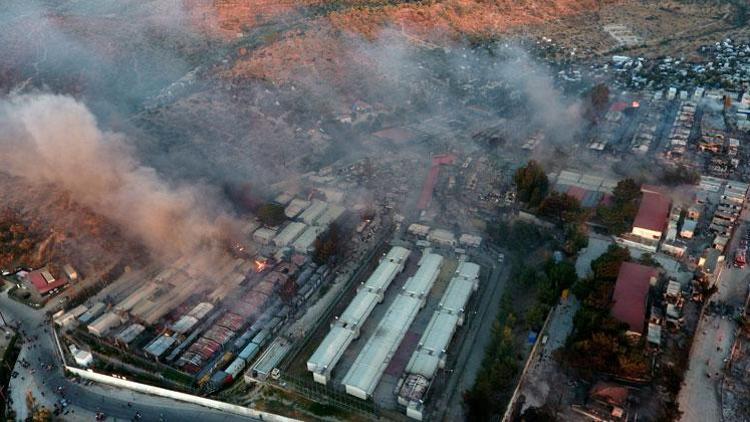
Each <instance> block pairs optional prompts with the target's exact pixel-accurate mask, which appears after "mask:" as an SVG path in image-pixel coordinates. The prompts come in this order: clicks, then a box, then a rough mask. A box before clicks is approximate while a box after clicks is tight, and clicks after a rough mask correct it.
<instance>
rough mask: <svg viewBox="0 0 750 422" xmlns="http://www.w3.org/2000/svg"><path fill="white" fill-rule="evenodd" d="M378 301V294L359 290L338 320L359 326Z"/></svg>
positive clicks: (352, 325)
mask: <svg viewBox="0 0 750 422" xmlns="http://www.w3.org/2000/svg"><path fill="white" fill-rule="evenodd" d="M379 301H380V295H379V294H377V293H373V292H371V291H369V290H364V289H363V290H360V291H359V292H358V293H357V295H356V296H354V298H353V299H352V301H351V302H350V303H349V306H347V307H346V309H345V310H344V312H343V313H342V314H341V317H340V318H339V322H340V323H342V324H345V325H347V326H350V327H361V326H362V324H364V322H365V320H366V319H367V317H369V316H370V313H371V312H372V310H373V308H375V305H377V304H378V302H379Z"/></svg>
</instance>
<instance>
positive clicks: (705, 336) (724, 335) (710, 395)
mask: <svg viewBox="0 0 750 422" xmlns="http://www.w3.org/2000/svg"><path fill="white" fill-rule="evenodd" d="M745 218H746V216H743V219H745ZM746 227H747V224H743V226H742V227H740V228H739V229H738V230H737V233H738V235H737V236H735V237H734V239H733V240H732V242H731V243H730V245H729V247H728V248H727V250H728V251H729V252H728V253H727V255H728V256H731V254H732V253H733V252H734V250H735V248H736V244H737V243H738V242H739V238H740V237H741V236H742V234H744V232H745V230H746ZM748 275H750V269H748V268H745V269H742V270H741V269H737V268H726V267H725V268H723V270H722V273H721V275H720V278H719V281H718V287H719V291H718V292H717V293H716V294H715V295H714V296H713V297H712V298H711V302H714V303H720V304H724V305H726V306H727V307H731V308H735V309H739V308H741V307H742V305H743V304H744V299H745V297H746V295H747V285H748V281H747V280H748ZM736 328H737V324H736V323H735V320H734V318H733V315H721V314H720V313H718V312H714V313H710V312H706V314H705V315H704V317H703V318H701V320H700V321H699V323H698V328H697V329H696V333H695V337H694V339H693V346H692V349H691V350H690V368H689V369H688V371H687V373H686V374H685V383H684V384H683V386H682V389H681V390H680V395H679V397H678V400H679V403H680V410H682V411H683V415H682V420H683V421H685V422H692V421H720V420H721V397H720V392H719V385H720V383H721V380H722V379H723V377H724V365H725V361H726V359H727V358H728V357H729V352H730V348H731V345H732V343H733V341H734V335H735V330H736Z"/></svg>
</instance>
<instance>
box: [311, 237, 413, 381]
mask: <svg viewBox="0 0 750 422" xmlns="http://www.w3.org/2000/svg"><path fill="white" fill-rule="evenodd" d="M410 253H411V251H409V250H408V249H405V248H402V247H400V246H394V247H393V248H391V250H390V251H389V252H388V254H386V256H385V257H384V258H383V259H382V260H381V261H380V264H379V265H378V267H377V268H376V269H375V271H373V273H372V274H371V275H370V277H369V278H368V279H367V281H366V282H365V283H363V285H362V286H361V287H360V288H359V290H358V291H357V294H356V295H355V296H354V298H353V299H352V301H351V302H350V303H349V306H347V307H346V309H345V310H344V312H343V313H342V314H341V316H340V317H338V318H336V320H335V321H334V322H333V324H331V330H330V331H329V332H328V334H327V335H326V337H325V338H324V339H323V341H322V342H321V343H320V345H319V346H318V348H317V349H315V352H314V353H313V354H312V356H310V359H308V361H307V370H308V371H310V372H312V374H313V380H314V381H315V382H318V383H321V384H326V383H327V382H328V380H329V379H330V377H331V372H332V371H333V369H334V367H335V366H336V364H337V363H338V361H339V360H340V359H341V356H342V355H343V354H344V351H346V349H347V348H348V347H349V345H350V344H351V343H352V341H354V340H355V339H356V338H357V337H359V332H360V328H361V327H362V325H363V324H364V323H365V321H366V320H367V318H368V317H369V316H370V314H371V313H372V311H373V309H374V308H375V306H377V304H378V303H380V302H381V301H382V300H383V294H384V292H385V290H386V289H387V288H388V286H389V285H390V284H391V282H392V281H393V279H394V278H395V277H396V275H397V274H398V273H399V272H401V271H402V270H403V268H404V264H405V263H406V259H407V258H408V257H409V254H410Z"/></svg>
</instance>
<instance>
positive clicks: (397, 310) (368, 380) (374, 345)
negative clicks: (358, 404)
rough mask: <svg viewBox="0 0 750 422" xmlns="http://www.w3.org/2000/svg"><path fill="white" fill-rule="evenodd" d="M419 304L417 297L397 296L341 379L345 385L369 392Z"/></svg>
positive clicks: (367, 393) (370, 393)
mask: <svg viewBox="0 0 750 422" xmlns="http://www.w3.org/2000/svg"><path fill="white" fill-rule="evenodd" d="M420 306H421V299H420V298H416V297H412V296H405V295H399V296H397V297H396V300H394V301H393V303H392V304H391V307H390V308H388V311H387V312H386V314H385V315H384V316H383V319H382V320H381V321H380V324H378V327H377V328H376V329H375V333H374V334H373V336H372V337H370V339H369V340H368V341H367V344H366V345H365V347H364V348H363V349H362V351H361V352H360V353H359V356H357V359H356V360H355V361H354V364H353V365H352V367H351V368H350V369H349V372H347V374H346V376H344V380H343V381H342V383H343V384H344V385H345V386H347V387H353V388H356V389H358V390H359V391H363V392H364V393H365V394H366V395H367V396H371V395H372V392H373V391H375V387H376V386H377V385H378V382H379V381H380V377H381V376H382V375H383V372H384V371H385V368H386V367H387V366H388V363H390V361H391V358H393V355H394V354H395V353H396V349H397V348H398V345H399V344H400V343H401V340H402V339H403V338H404V335H405V334H406V331H407V330H408V329H409V326H410V325H411V323H412V321H413V320H414V317H415V316H416V315H417V312H418V311H419V308H420Z"/></svg>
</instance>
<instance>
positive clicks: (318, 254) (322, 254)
mask: <svg viewBox="0 0 750 422" xmlns="http://www.w3.org/2000/svg"><path fill="white" fill-rule="evenodd" d="M339 231H340V229H339V227H338V225H337V224H336V223H333V224H331V225H330V226H329V227H328V231H326V233H325V234H324V235H323V236H320V237H319V238H318V239H316V240H315V250H314V252H313V261H314V262H315V263H316V264H318V265H323V264H326V263H328V261H329V260H330V259H331V257H333V256H335V255H337V254H338V253H339V251H340V248H341V234H340V233H339Z"/></svg>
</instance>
